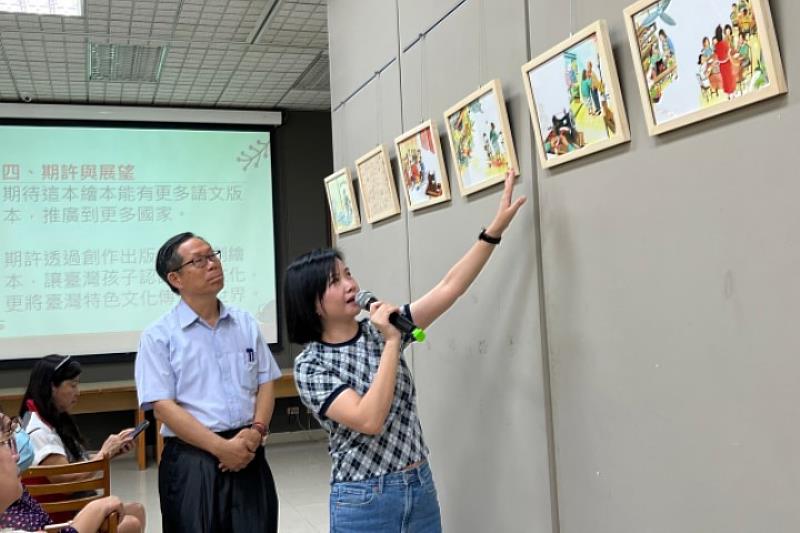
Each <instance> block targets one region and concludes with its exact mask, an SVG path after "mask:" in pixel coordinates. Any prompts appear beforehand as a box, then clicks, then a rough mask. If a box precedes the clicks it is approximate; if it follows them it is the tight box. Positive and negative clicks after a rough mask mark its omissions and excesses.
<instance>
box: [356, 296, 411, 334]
mask: <svg viewBox="0 0 800 533" xmlns="http://www.w3.org/2000/svg"><path fill="white" fill-rule="evenodd" d="M377 301H378V299H377V298H375V295H374V294H372V293H371V292H370V291H364V290H361V291H358V294H356V303H357V304H358V306H359V307H360V308H361V309H364V310H365V311H369V306H370V305H372V304H373V303H374V302H377ZM389 323H390V324H391V325H393V326H394V327H396V328H397V329H399V330H400V332H401V333H405V334H406V335H411V336H412V337H414V340H416V341H417V342H422V341H424V340H425V331H423V330H422V329H421V328H418V327H417V326H416V324H414V323H413V322H411V321H410V320H409V319H407V318H406V317H404V316H403V315H401V314H400V313H398V312H397V311H395V312H394V313H392V314H391V315H389Z"/></svg>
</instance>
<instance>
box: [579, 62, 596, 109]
mask: <svg viewBox="0 0 800 533" xmlns="http://www.w3.org/2000/svg"><path fill="white" fill-rule="evenodd" d="M581 101H582V102H583V105H584V106H585V107H586V112H587V113H588V114H590V115H593V114H594V108H593V106H592V80H590V79H589V76H588V75H587V74H586V69H583V71H582V72H581Z"/></svg>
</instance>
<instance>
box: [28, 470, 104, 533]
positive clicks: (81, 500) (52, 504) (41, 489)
mask: <svg viewBox="0 0 800 533" xmlns="http://www.w3.org/2000/svg"><path fill="white" fill-rule="evenodd" d="M85 473H92V474H94V477H92V478H91V479H84V480H80V481H68V482H65V483H49V482H47V481H46V478H48V477H51V476H61V475H64V474H85ZM42 478H45V481H44V482H41V479H42ZM36 481H39V482H38V483H37V482H36ZM22 483H23V484H24V485H25V488H26V489H27V490H28V492H29V493H30V494H31V496H33V498H34V499H35V500H36V501H38V502H39V503H40V504H41V506H42V508H43V509H44V510H45V512H47V514H50V515H54V514H58V513H69V514H71V515H72V516H75V515H76V514H78V511H80V510H81V509H83V508H84V507H85V506H86V504H88V503H89V502H91V501H94V500H98V499H100V498H103V497H105V496H110V495H111V476H110V473H109V466H108V458H107V457H102V458H100V459H93V460H91V461H82V462H79V463H71V464H68V465H56V466H32V467H31V468H29V469H28V470H26V471H25V472H23V473H22ZM87 492H94V494H90V495H87ZM41 500H45V501H41ZM65 525H66V524H54V526H49V528H48V529H47V530H48V531H53V530H55V531H58V530H59V529H60V528H61V527H64V526H65ZM118 525H119V516H118V515H117V513H111V514H110V515H108V516H107V517H106V519H105V521H104V522H103V525H102V526H101V531H107V532H109V533H116V532H117V526H118ZM59 526H60V527H59ZM50 528H55V529H50Z"/></svg>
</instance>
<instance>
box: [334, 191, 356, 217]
mask: <svg viewBox="0 0 800 533" xmlns="http://www.w3.org/2000/svg"><path fill="white" fill-rule="evenodd" d="M338 196H339V202H338V203H339V205H340V206H341V209H340V210H339V211H338V213H337V214H336V215H337V216H336V218H337V219H338V220H337V221H338V223H339V224H341V225H343V226H348V225H350V224H352V222H353V204H351V203H350V194H349V191H348V189H347V185H345V184H344V183H340V184H339V194H338Z"/></svg>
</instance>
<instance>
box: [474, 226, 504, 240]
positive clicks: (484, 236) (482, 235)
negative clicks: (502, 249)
mask: <svg viewBox="0 0 800 533" xmlns="http://www.w3.org/2000/svg"><path fill="white" fill-rule="evenodd" d="M478 240H480V241H484V242H488V243H489V244H500V237H492V236H491V235H487V234H486V228H481V232H480V234H479V235H478Z"/></svg>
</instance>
